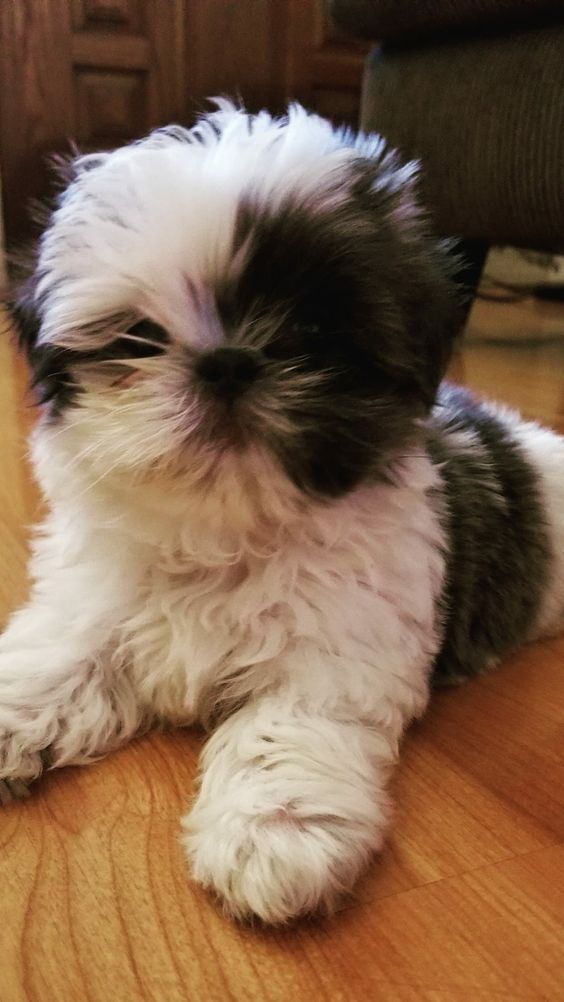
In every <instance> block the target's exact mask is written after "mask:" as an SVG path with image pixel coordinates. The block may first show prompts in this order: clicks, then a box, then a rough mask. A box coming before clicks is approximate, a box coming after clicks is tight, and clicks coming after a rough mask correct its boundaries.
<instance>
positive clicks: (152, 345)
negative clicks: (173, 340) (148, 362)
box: [109, 320, 170, 358]
mask: <svg viewBox="0 0 564 1002" xmlns="http://www.w3.org/2000/svg"><path fill="white" fill-rule="evenodd" d="M169 342H170V338H169V336H168V334H167V332H166V331H165V330H164V328H163V327H161V326H160V324H156V323H154V321H152V320H138V321H137V323H136V324H133V327H130V328H129V330H128V331H126V332H125V334H122V335H121V337H119V338H117V339H116V340H115V341H113V342H112V344H111V345H110V346H109V347H110V349H111V356H112V358H118V357H120V358H149V357H150V356H151V355H162V353H163V352H164V350H165V348H166V346H167V344H169Z"/></svg>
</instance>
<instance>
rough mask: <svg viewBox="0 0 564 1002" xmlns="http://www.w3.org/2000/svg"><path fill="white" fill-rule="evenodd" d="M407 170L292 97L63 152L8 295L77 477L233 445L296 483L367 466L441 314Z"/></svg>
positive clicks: (423, 389) (406, 400) (443, 286)
mask: <svg viewBox="0 0 564 1002" xmlns="http://www.w3.org/2000/svg"><path fill="white" fill-rule="evenodd" d="M413 174H414V170H413V165H407V166H402V165H401V164H400V163H399V161H398V159H397V157H396V156H395V155H394V154H393V153H391V152H389V151H388V150H387V149H386V147H385V145H384V143H383V142H382V140H380V139H379V138H377V137H374V136H371V137H365V136H358V137H357V136H355V135H354V134H352V133H351V132H349V131H347V130H335V129H333V128H332V127H331V126H330V125H329V124H328V122H326V121H324V120H322V119H320V118H318V117H316V116H314V115H309V114H307V113H306V112H305V111H304V110H303V109H302V108H300V107H299V106H293V107H292V108H291V109H290V111H289V114H288V116H287V118H284V119H280V120H277V119H273V118H271V117H270V116H269V115H268V114H266V113H262V114H260V115H257V116H250V115H248V114H246V113H245V112H244V111H242V110H240V109H237V108H235V107H234V106H233V105H231V104H229V103H228V102H219V103H218V110H216V111H215V112H213V113H212V114H210V115H208V116H206V117H205V118H203V119H202V120H201V121H200V122H199V124H198V125H196V127H195V128H193V129H190V130H185V129H182V128H178V127H172V128H169V129H164V130H160V131H157V132H155V133H153V134H152V135H151V136H149V137H148V138H147V139H145V140H143V141H142V142H139V143H135V144H133V145H131V146H127V147H125V148H123V149H119V150H117V151H115V152H113V153H108V154H93V155H87V156H83V157H79V158H78V159H77V160H76V161H75V162H74V164H73V165H72V177H71V180H70V183H69V185H68V187H67V188H66V190H65V192H64V193H63V195H62V196H61V198H60V201H59V205H58V207H57V209H56V210H55V212H54V213H53V215H52V217H51V220H50V223H49V225H48V227H47V229H46V231H45V233H44V235H43V237H42V240H41V243H40V248H39V256H38V264H37V269H36V273H35V276H34V279H33V281H32V283H31V284H30V285H29V287H28V289H27V293H26V294H24V296H22V299H21V302H20V315H21V319H22V332H23V333H22V338H23V341H24V343H25V345H26V347H27V350H28V353H29V357H30V360H31V363H32V366H33V369H34V373H35V382H36V384H37V385H38V386H39V387H40V389H41V393H42V396H43V401H44V403H45V404H46V412H47V413H46V417H45V419H44V420H45V421H46V422H50V423H51V424H53V423H57V424H58V425H61V426H63V427H64V426H65V424H68V425H69V427H70V426H71V424H72V425H73V427H74V428H75V429H80V434H78V433H77V434H76V436H75V440H76V442H77V448H79V449H80V450H81V451H82V453H83V455H84V456H86V455H88V461H89V462H90V463H91V464H92V469H93V472H94V473H95V474H96V476H104V475H105V473H106V472H108V473H109V471H110V470H112V471H115V473H116V475H119V472H120V471H124V472H125V471H128V472H132V471H133V472H136V473H139V475H140V476H141V477H143V476H144V475H149V473H150V475H151V476H154V475H155V473H158V471H160V470H163V471H165V470H167V469H175V470H176V471H178V470H179V469H180V470H181V469H182V468H185V469H186V470H187V471H189V470H190V469H196V468H197V469H198V470H200V471H201V475H202V476H204V475H205V476H207V477H209V476H213V471H214V470H216V469H220V468H221V464H222V461H223V459H224V458H225V456H226V454H227V453H229V455H230V456H231V457H233V456H237V455H241V456H242V455H244V454H245V452H246V451H248V450H249V449H252V448H254V449H255V450H259V451H260V452H262V454H265V455H266V454H268V455H269V456H270V457H271V458H272V459H273V460H274V461H275V463H276V464H277V465H278V467H279V468H280V469H281V470H283V471H284V473H285V475H286V476H287V478H289V480H290V481H292V482H293V484H294V485H296V486H297V487H298V488H299V489H300V490H301V491H304V492H306V493H307V494H309V495H313V496H316V497H329V496H337V495H340V494H343V493H345V492H347V491H348V490H350V489H351V488H353V487H354V486H355V485H356V484H358V483H359V482H361V481H362V480H366V479H370V478H378V477H381V476H385V475H386V472H387V470H388V469H389V466H390V463H391V462H392V461H393V458H394V456H397V455H398V454H401V452H402V451H403V450H405V448H407V447H409V445H410V443H411V442H413V440H414V438H415V437H416V435H417V429H418V427H419V425H420V422H421V419H422V418H424V417H425V415H426V414H427V412H428V410H429V408H430V406H431V405H432V403H433V400H434V397H435V393H436V390H437V386H438V383H439V380H440V378H441V376H442V374H443V372H444V369H445V365H446V363H447V361H448V358H449V354H450V350H451V345H452V340H453V336H454V334H455V332H456V325H457V310H456V302H455V297H454V296H453V292H452V286H451V282H450V280H449V278H448V275H447V271H448V268H447V266H446V264H445V261H446V256H445V254H444V253H443V250H442V248H441V247H440V246H439V245H438V243H437V242H436V241H433V240H432V239H431V237H430V236H429V234H428V233H427V229H426V226H425V224H424V222H423V221H422V220H421V218H420V215H419V213H418V209H417V206H416V204H415V201H414V193H413Z"/></svg>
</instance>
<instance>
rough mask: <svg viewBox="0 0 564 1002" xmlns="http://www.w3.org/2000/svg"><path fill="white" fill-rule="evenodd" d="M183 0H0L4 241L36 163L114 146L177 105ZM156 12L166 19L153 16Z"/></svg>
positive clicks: (36, 182)
mask: <svg viewBox="0 0 564 1002" xmlns="http://www.w3.org/2000/svg"><path fill="white" fill-rule="evenodd" d="M184 8H185V2H184V0H154V2H152V0H2V2H1V3H0V33H1V34H0V45H1V63H0V135H1V144H2V145H1V150H0V158H1V159H0V163H1V167H2V182H3V189H4V218H5V225H6V234H7V238H8V241H10V240H13V239H14V238H15V237H18V236H20V235H21V234H22V233H23V232H25V230H26V216H27V211H28V205H27V203H28V202H29V199H30V198H32V197H37V196H42V195H43V194H44V193H45V191H46V189H47V176H48V173H49V168H48V165H47V163H46V160H47V158H48V156H49V155H50V154H52V153H53V152H56V151H62V150H68V149H69V145H70V141H76V142H77V143H78V145H79V146H81V147H82V148H85V149H88V148H98V149H99V148H102V147H108V146H115V145H118V144H119V143H121V142H124V141H127V140H128V139H131V138H133V137H134V136H138V135H141V134H142V133H143V132H146V131H147V130H148V129H150V128H151V127H152V126H154V125H157V124H158V123H159V122H163V121H167V120H172V119H175V118H178V117H179V115H180V114H181V112H182V108H183V106H184V94H185V82H184V67H185V57H184V41H185V35H184V23H185V17H184V14H185V10H184ZM164 9H165V13H166V16H164V17H163V16H161V12H162V11H163V10H164Z"/></svg>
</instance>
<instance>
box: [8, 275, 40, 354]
mask: <svg viewBox="0 0 564 1002" xmlns="http://www.w3.org/2000/svg"><path fill="white" fill-rule="evenodd" d="M9 305H10V312H11V314H12V318H13V320H14V325H15V328H16V337H17V343H18V347H19V348H20V350H21V351H22V352H23V353H24V355H25V356H26V358H27V360H28V362H29V363H30V364H31V365H32V367H33V360H34V356H35V354H36V352H37V341H38V338H39V331H40V329H41V316H40V312H39V308H38V306H37V303H36V301H35V281H34V279H33V277H31V278H28V279H27V280H26V281H25V282H23V283H20V284H19V285H18V286H17V287H16V288H15V290H14V291H13V292H12V295H11V297H10V303H9Z"/></svg>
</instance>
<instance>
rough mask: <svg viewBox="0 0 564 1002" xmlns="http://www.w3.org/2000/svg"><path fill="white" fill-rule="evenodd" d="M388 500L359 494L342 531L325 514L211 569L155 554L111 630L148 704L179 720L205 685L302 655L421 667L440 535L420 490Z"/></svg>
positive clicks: (432, 623)
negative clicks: (127, 611) (117, 630)
mask: <svg viewBox="0 0 564 1002" xmlns="http://www.w3.org/2000/svg"><path fill="white" fill-rule="evenodd" d="M396 500H398V499H396ZM378 501H380V504H379V507H378V510H377V511H375V510H374V502H378ZM399 501H400V502H401V503H396V504H394V505H392V506H391V507H390V509H389V510H388V511H386V510H385V507H384V505H383V499H382V497H376V498H370V497H369V498H368V499H366V498H365V499H363V503H357V504H356V506H354V507H353V506H352V504H351V506H350V508H349V510H348V511H347V512H346V517H347V519H350V520H351V521H350V524H348V522H347V528H346V531H345V530H344V529H343V526H342V525H338V524H336V523H335V521H334V522H333V524H329V522H328V517H327V518H326V521H325V522H324V523H322V524H319V523H317V524H316V525H312V526H310V527H308V531H307V532H302V533H300V534H297V535H296V536H295V537H294V538H286V539H285V540H283V541H282V542H281V543H280V545H277V544H275V543H273V544H272V545H271V546H270V548H269V550H268V552H266V551H263V552H262V553H257V552H254V553H253V552H249V551H247V552H246V554H244V555H242V556H241V557H240V559H238V560H237V561H236V562H233V563H225V564H224V565H222V566H213V567H207V566H205V565H204V564H203V562H202V563H198V562H197V561H195V560H194V559H193V557H191V558H188V557H183V556H182V555H181V554H177V555H175V556H174V557H173V558H169V559H167V560H166V561H165V560H163V559H160V560H158V561H156V562H155V563H154V564H153V565H152V566H151V567H150V568H149V569H148V572H147V575H146V580H145V582H144V584H143V588H142V591H141V593H140V595H139V598H138V600H137V603H136V608H135V610H134V611H133V613H132V615H131V616H130V617H129V618H128V620H127V621H126V622H124V623H123V624H122V628H121V637H120V646H121V647H122V648H123V649H124V651H125V652H126V654H127V660H128V662H129V664H130V666H131V670H132V671H133V672H134V674H135V677H136V678H135V681H136V687H137V690H138V692H140V694H141V697H142V699H143V700H144V701H145V702H146V704H147V706H151V707H153V708H154V709H156V712H157V713H158V714H160V715H161V716H162V717H163V718H165V719H169V720H174V721H175V722H181V721H185V722H188V721H190V720H192V719H194V718H195V717H197V716H199V715H200V710H201V703H202V701H203V700H208V701H209V699H210V691H211V692H213V689H214V686H216V687H217V688H219V687H221V686H225V685H226V684H228V685H231V684H232V682H233V679H235V678H237V679H238V681H237V686H238V690H237V691H238V693H239V695H243V696H244V695H245V693H243V692H242V689H241V687H242V686H243V685H245V686H247V693H246V694H247V695H248V694H249V693H250V692H252V691H253V690H254V689H256V688H257V687H258V688H262V687H264V686H265V685H268V684H269V683H270V682H272V683H276V681H277V679H279V678H280V674H281V673H284V672H289V671H290V670H299V669H298V668H297V667H296V666H297V665H299V663H300V660H301V659H305V660H306V661H307V663H308V664H309V665H310V666H311V665H312V663H313V661H315V662H316V663H317V664H319V663H324V664H327V666H328V668H327V670H328V671H329V670H331V666H333V668H334V669H335V670H339V671H342V670H344V669H343V666H347V667H346V670H347V671H348V670H354V666H358V670H359V671H372V670H374V671H375V672H376V671H386V672H389V673H391V674H394V673H395V675H401V674H402V673H403V672H404V671H413V670H414V666H417V670H419V667H420V668H421V670H424V667H425V665H426V664H427V663H428V661H429V655H431V656H432V653H433V651H435V650H436V649H437V646H438V643H439V637H438V631H437V618H436V599H437V596H438V594H439V592H440V588H441V585H442V577H443V573H444V562H443V558H442V549H441V547H442V535H441V530H440V526H439V522H438V520H437V518H436V517H435V515H434V513H433V511H432V509H431V508H430V507H429V505H428V504H427V503H426V500H425V498H424V496H423V495H421V494H418V495H415V496H412V495H409V496H407V497H405V498H403V499H402V498H399ZM371 502H372V503H371ZM408 502H409V503H408ZM241 679H243V680H244V681H243V682H242V681H241Z"/></svg>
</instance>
